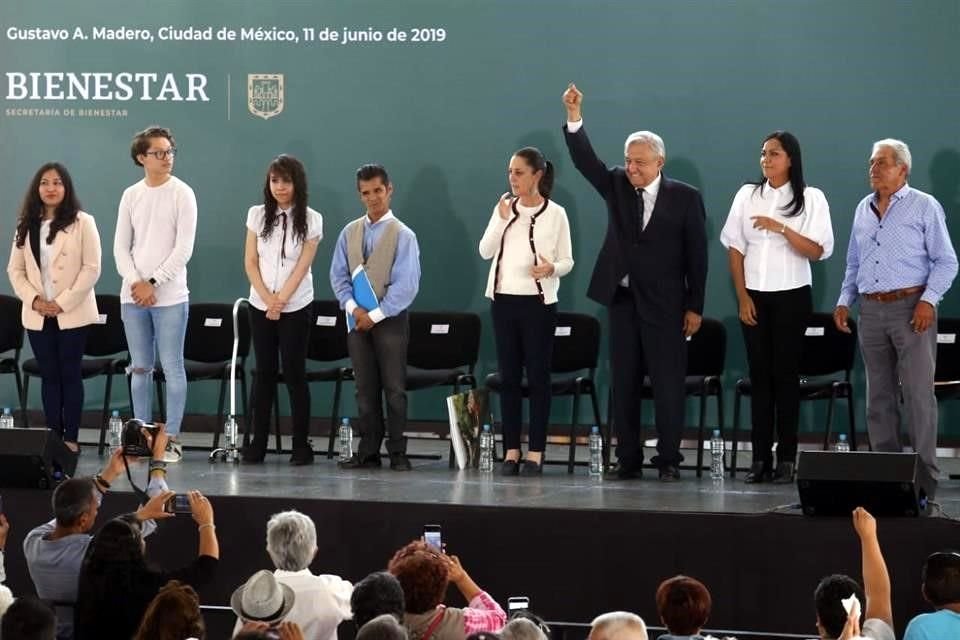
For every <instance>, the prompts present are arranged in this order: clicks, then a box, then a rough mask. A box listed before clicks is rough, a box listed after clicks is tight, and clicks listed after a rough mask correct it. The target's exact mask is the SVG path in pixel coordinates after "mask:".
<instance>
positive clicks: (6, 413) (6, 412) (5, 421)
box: [0, 407, 13, 429]
mask: <svg viewBox="0 0 960 640" xmlns="http://www.w3.org/2000/svg"><path fill="white" fill-rule="evenodd" d="M0 429H13V414H12V413H10V407H4V408H3V416H2V417H0Z"/></svg>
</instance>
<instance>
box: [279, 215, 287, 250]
mask: <svg viewBox="0 0 960 640" xmlns="http://www.w3.org/2000/svg"><path fill="white" fill-rule="evenodd" d="M280 223H281V224H282V225H283V235H282V236H281V237H280V259H281V260H285V259H286V258H287V212H286V211H282V210H281V211H280Z"/></svg>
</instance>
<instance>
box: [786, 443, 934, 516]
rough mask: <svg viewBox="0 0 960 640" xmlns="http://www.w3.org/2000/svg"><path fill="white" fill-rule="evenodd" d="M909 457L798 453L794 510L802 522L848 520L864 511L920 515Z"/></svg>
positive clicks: (914, 469) (913, 461) (914, 464)
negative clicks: (800, 512) (811, 518)
mask: <svg viewBox="0 0 960 640" xmlns="http://www.w3.org/2000/svg"><path fill="white" fill-rule="evenodd" d="M919 464H920V460H919V458H918V457H917V454H915V453H876V452H867V451H863V452H856V451H851V452H838V451H801V452H800V461H799V464H798V465H797V488H798V489H799V491H800V504H801V505H802V506H803V513H804V514H806V515H808V516H849V515H850V513H851V512H852V511H853V510H854V509H855V508H857V507H864V508H865V509H866V510H867V511H869V512H870V513H871V514H873V515H874V516H878V517H879V516H913V517H916V516H918V515H920V513H921V512H922V511H923V508H922V507H921V504H922V503H921V500H920V483H919V481H918V478H917V473H918V465H919Z"/></svg>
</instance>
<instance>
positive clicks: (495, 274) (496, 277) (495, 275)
mask: <svg viewBox="0 0 960 640" xmlns="http://www.w3.org/2000/svg"><path fill="white" fill-rule="evenodd" d="M519 201H520V198H514V199H513V203H511V205H510V208H511V209H512V210H513V217H512V218H510V222H508V223H507V226H506V228H505V229H504V230H503V235H501V236H500V251H498V252H497V266H496V267H495V268H494V272H493V291H494V293H496V291H497V285H498V284H499V283H500V258H501V257H502V256H503V244H504V241H505V240H506V237H507V230H508V229H510V226H511V225H512V224H513V223H514V222H516V221H517V218H519V217H520V212H519V211H517V202H519ZM549 204H550V199H549V198H544V199H543V205H542V206H541V207H540V210H539V211H537V212H536V213H535V214H533V216H532V217H531V218H530V234H529V235H530V238H529V239H530V251H532V252H533V264H534V266H536V264H537V245H536V244H535V243H534V241H533V227H534V225H536V223H537V218H538V217H540V214H541V213H543V212H544V211H546V209H547V205H549ZM533 281H534V282H535V283H536V284H537V295H538V296H539V297H540V302H544V296H543V285H541V284H540V280H539V279H538V278H534V280H533Z"/></svg>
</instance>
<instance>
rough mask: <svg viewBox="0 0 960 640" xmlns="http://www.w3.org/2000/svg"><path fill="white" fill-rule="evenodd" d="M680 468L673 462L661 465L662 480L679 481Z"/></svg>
mask: <svg viewBox="0 0 960 640" xmlns="http://www.w3.org/2000/svg"><path fill="white" fill-rule="evenodd" d="M679 481H680V469H678V468H677V467H676V466H674V465H672V464H668V465H665V466H662V467H660V482H679Z"/></svg>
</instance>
